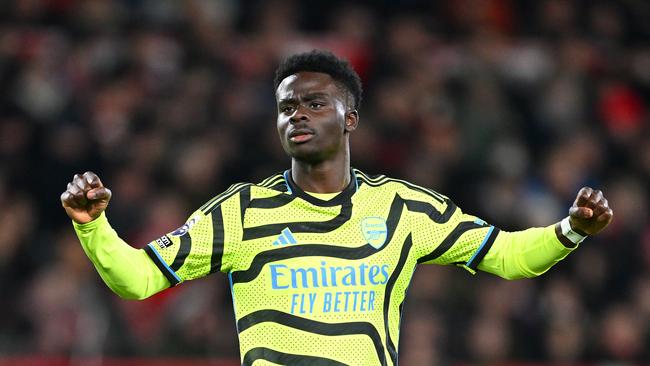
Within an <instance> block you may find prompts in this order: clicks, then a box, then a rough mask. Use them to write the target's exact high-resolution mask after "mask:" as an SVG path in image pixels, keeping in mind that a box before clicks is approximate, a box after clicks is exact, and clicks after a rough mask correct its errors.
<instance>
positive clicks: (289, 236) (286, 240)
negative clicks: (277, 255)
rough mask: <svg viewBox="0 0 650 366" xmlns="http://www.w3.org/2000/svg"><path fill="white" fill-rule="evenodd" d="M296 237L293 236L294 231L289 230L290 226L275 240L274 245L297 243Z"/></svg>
mask: <svg viewBox="0 0 650 366" xmlns="http://www.w3.org/2000/svg"><path fill="white" fill-rule="evenodd" d="M296 243H297V241H296V238H294V237H293V233H292V232H291V230H289V228H288V227H286V228H284V230H282V234H280V236H278V238H277V239H276V240H275V241H274V242H273V245H287V244H296Z"/></svg>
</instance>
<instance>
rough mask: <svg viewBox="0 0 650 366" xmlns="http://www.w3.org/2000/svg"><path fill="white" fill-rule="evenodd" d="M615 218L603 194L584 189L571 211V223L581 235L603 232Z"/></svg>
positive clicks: (581, 190)
mask: <svg viewBox="0 0 650 366" xmlns="http://www.w3.org/2000/svg"><path fill="white" fill-rule="evenodd" d="M613 217H614V212H613V211H612V209H611V208H610V207H609V203H607V199H606V198H605V197H604V196H603V192H601V191H599V190H597V189H592V188H590V187H582V188H581V189H580V191H579V192H578V196H577V197H576V200H575V202H573V206H571V208H570V209H569V223H570V224H571V228H572V229H573V231H575V232H577V233H578V234H581V235H595V234H598V233H599V232H600V231H602V230H603V229H604V228H605V227H607V225H609V223H610V222H612V218H613Z"/></svg>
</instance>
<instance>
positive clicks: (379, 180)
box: [353, 169, 447, 203]
mask: <svg viewBox="0 0 650 366" xmlns="http://www.w3.org/2000/svg"><path fill="white" fill-rule="evenodd" d="M353 170H354V173H355V174H356V175H357V176H358V177H359V178H360V179H361V180H362V181H363V182H364V183H366V184H367V185H369V186H371V187H379V186H381V185H383V184H385V183H387V182H393V183H401V184H402V185H404V186H406V187H408V188H410V189H412V190H414V191H418V192H421V193H424V194H426V195H427V196H429V197H431V198H433V199H434V200H436V201H438V202H440V203H444V202H445V201H446V200H447V198H446V197H445V196H443V195H441V194H440V193H438V192H436V191H433V190H431V189H428V188H424V187H420V186H418V185H415V184H413V183H410V182H407V181H405V180H401V179H395V178H388V177H386V176H385V175H377V176H374V177H370V176H368V175H367V174H366V173H364V172H362V171H360V170H358V169H353Z"/></svg>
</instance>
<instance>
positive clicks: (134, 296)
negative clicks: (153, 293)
mask: <svg viewBox="0 0 650 366" xmlns="http://www.w3.org/2000/svg"><path fill="white" fill-rule="evenodd" d="M114 292H115V291H114ZM115 293H116V294H117V296H119V297H120V298H122V299H124V300H144V299H146V298H148V297H149V296H150V295H147V294H141V293H134V292H115Z"/></svg>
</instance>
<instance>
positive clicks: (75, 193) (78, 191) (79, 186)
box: [61, 172, 111, 224]
mask: <svg viewBox="0 0 650 366" xmlns="http://www.w3.org/2000/svg"><path fill="white" fill-rule="evenodd" d="M110 199H111V190H110V189H108V188H106V187H104V185H103V184H102V181H101V180H99V177H98V176H97V174H95V173H93V172H85V173H84V174H83V175H79V174H75V176H74V177H73V178H72V182H70V183H68V188H67V189H66V191H65V192H63V193H61V204H62V205H63V208H64V209H65V212H66V213H67V214H68V216H70V218H71V219H72V220H74V221H75V222H76V223H79V224H85V223H88V222H91V221H93V220H94V219H96V218H97V217H99V215H100V214H101V213H102V212H104V210H106V207H107V206H108V201H110Z"/></svg>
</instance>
